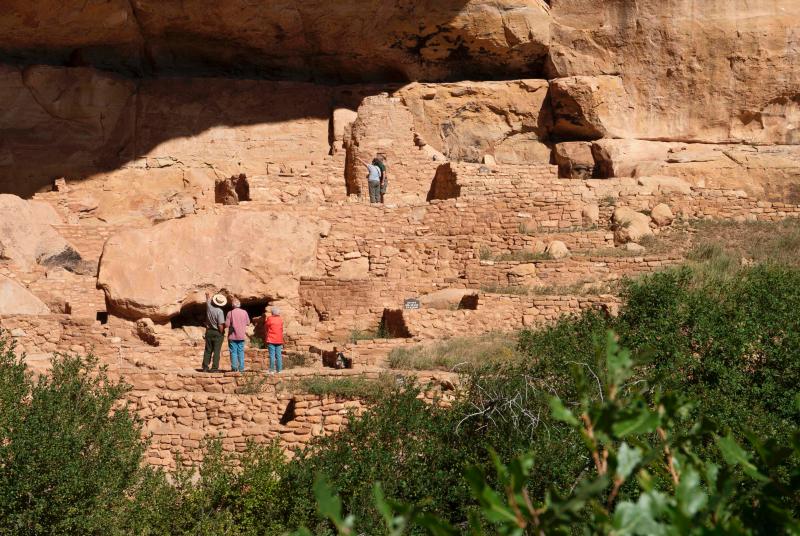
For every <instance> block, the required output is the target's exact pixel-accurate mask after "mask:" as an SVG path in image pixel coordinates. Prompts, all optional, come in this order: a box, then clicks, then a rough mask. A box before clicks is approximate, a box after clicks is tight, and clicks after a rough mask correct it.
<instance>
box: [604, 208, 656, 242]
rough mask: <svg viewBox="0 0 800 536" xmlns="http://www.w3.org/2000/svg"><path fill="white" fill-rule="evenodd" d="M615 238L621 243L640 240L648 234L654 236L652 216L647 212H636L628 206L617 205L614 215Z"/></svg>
mask: <svg viewBox="0 0 800 536" xmlns="http://www.w3.org/2000/svg"><path fill="white" fill-rule="evenodd" d="M612 222H613V224H614V239H615V240H616V241H617V243H619V244H625V243H627V242H639V241H640V240H641V239H642V238H644V237H646V236H652V234H653V231H652V229H650V218H649V217H648V216H647V215H646V214H642V213H641V212H636V211H635V210H633V209H631V208H628V207H617V208H616V209H615V210H614V215H613V216H612Z"/></svg>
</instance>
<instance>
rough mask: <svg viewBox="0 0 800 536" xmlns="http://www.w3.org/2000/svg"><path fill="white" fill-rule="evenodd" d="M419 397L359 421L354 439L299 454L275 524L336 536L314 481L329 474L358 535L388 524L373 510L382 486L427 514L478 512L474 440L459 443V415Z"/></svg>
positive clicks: (327, 440)
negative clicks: (467, 471) (471, 481)
mask: <svg viewBox="0 0 800 536" xmlns="http://www.w3.org/2000/svg"><path fill="white" fill-rule="evenodd" d="M419 392H420V391H419V389H418V388H417V387H415V386H413V385H408V386H405V388H397V389H395V390H393V391H392V392H390V393H388V394H387V396H386V397H384V398H381V399H380V400H379V401H377V402H376V404H375V405H374V406H373V407H372V408H371V410H370V411H368V412H366V413H364V414H363V415H361V416H359V417H355V416H353V417H351V421H350V423H349V425H348V427H347V429H346V431H343V432H342V433H339V434H336V435H334V436H331V437H324V438H318V439H317V440H315V441H314V442H313V443H312V445H311V446H310V447H309V448H308V449H307V450H305V451H303V452H298V453H297V456H296V457H295V458H294V459H293V460H292V461H291V462H290V463H289V465H288V466H287V470H286V473H285V474H284V475H283V477H282V478H281V484H280V491H279V492H278V497H280V498H279V503H280V504H279V511H278V512H276V514H275V516H274V519H280V520H282V521H281V526H282V527H283V528H296V527H299V526H303V525H305V526H307V527H309V528H310V529H312V531H313V532H314V533H315V534H329V533H330V530H331V527H330V525H329V523H328V521H327V520H326V519H325V518H324V516H320V514H319V513H318V512H317V509H316V500H315V497H314V494H313V487H314V486H313V484H314V481H315V479H316V478H317V476H318V475H323V474H324V475H327V476H328V478H329V479H330V482H331V484H332V485H333V486H334V487H335V488H336V489H338V490H340V491H341V499H342V501H343V504H344V511H345V512H347V513H349V514H353V515H355V516H356V517H357V518H358V523H357V527H356V528H357V530H358V531H359V532H355V533H363V534H375V531H376V527H378V526H380V525H381V524H382V520H381V515H380V514H379V512H377V511H376V510H375V509H374V507H373V503H372V497H373V484H374V482H376V481H379V482H382V483H383V486H384V489H385V491H386V494H387V495H388V496H391V497H396V498H402V499H403V500H405V501H408V502H413V503H418V502H425V506H424V510H425V511H426V512H433V513H436V514H438V515H441V516H447V517H453V518H456V519H458V518H462V517H465V516H466V513H465V512H466V510H467V509H469V507H470V505H472V504H474V503H473V501H471V500H469V499H468V496H469V493H468V487H467V483H466V482H465V481H464V480H463V478H462V475H463V471H464V468H465V467H466V466H467V464H469V463H470V462H471V461H472V459H471V457H470V456H469V450H468V449H466V448H463V445H467V444H469V443H468V439H467V438H462V437H460V436H458V437H457V436H455V435H454V432H453V431H454V429H455V424H456V423H455V422H453V421H452V417H453V414H452V413H450V412H449V411H447V410H445V409H443V408H439V407H437V406H435V405H431V404H427V403H425V402H423V401H422V400H419V399H418V398H417V395H418V394H419ZM276 530H277V529H276Z"/></svg>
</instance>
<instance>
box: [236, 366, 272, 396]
mask: <svg viewBox="0 0 800 536" xmlns="http://www.w3.org/2000/svg"><path fill="white" fill-rule="evenodd" d="M267 385H269V380H268V378H267V376H266V374H265V373H264V372H255V371H253V372H251V371H248V372H247V373H246V374H244V375H243V376H241V378H240V380H239V385H238V387H237V388H236V393H237V394H240V395H257V394H260V393H263V392H264V391H265V390H266V388H267Z"/></svg>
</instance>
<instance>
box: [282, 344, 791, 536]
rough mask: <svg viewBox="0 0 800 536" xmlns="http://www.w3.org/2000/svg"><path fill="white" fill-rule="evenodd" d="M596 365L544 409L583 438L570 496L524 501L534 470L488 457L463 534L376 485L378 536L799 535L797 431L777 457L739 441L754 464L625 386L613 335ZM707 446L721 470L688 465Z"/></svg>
mask: <svg viewBox="0 0 800 536" xmlns="http://www.w3.org/2000/svg"><path fill="white" fill-rule="evenodd" d="M596 357H597V359H596V361H600V362H601V366H600V368H598V369H597V372H595V371H592V370H590V369H588V368H587V367H585V366H583V364H580V363H573V364H572V365H571V366H570V369H571V375H572V379H573V382H572V383H573V384H574V385H575V386H576V390H577V393H576V394H577V397H576V398H575V399H574V400H572V401H568V402H565V401H564V400H562V399H561V398H559V397H550V398H549V402H548V404H549V407H550V411H551V414H552V417H553V419H555V420H556V421H560V422H562V423H564V424H565V425H566V426H567V427H568V428H569V429H571V430H572V431H573V433H574V434H575V435H579V436H580V437H581V438H582V449H583V450H584V452H585V453H586V455H587V457H588V458H589V459H590V460H591V461H590V464H591V468H590V469H589V470H586V471H582V472H581V473H580V474H578V475H577V476H576V479H575V481H574V482H573V485H572V486H571V487H570V488H569V489H559V488H558V487H552V488H551V489H549V490H548V491H547V493H544V494H536V493H531V487H530V479H531V477H532V475H534V474H535V472H538V470H539V469H540V468H541V466H542V464H541V462H540V461H538V460H537V459H536V457H535V456H533V455H531V454H529V453H526V454H523V455H521V456H518V457H516V458H515V459H514V460H513V461H512V462H511V463H510V464H508V465H506V464H505V463H503V462H502V460H501V458H500V457H499V456H497V455H496V454H494V453H493V452H491V453H490V456H491V458H492V462H493V465H494V467H495V471H496V482H497V484H494V485H493V484H492V482H491V478H490V477H489V476H488V475H487V473H486V471H484V469H483V468H482V467H480V466H472V467H470V468H469V470H468V471H467V474H466V479H467V480H468V481H469V483H470V487H471V493H472V496H473V498H474V499H475V500H476V501H477V502H478V504H479V506H480V509H479V511H472V512H470V514H471V515H470V516H469V521H468V524H462V526H461V527H459V528H456V527H454V526H453V525H452V524H450V523H448V522H447V521H446V520H444V519H441V518H438V517H436V516H433V515H431V514H430V513H429V512H426V511H425V510H424V508H420V507H419V506H418V505H414V504H413V503H406V502H403V501H392V500H387V499H386V498H385V496H384V493H383V488H382V487H381V486H380V484H376V486H375V488H374V492H373V496H374V504H375V508H376V510H377V511H379V512H380V513H381V515H382V518H383V522H384V526H385V533H386V534H390V535H401V534H405V533H406V529H407V528H408V527H416V528H418V529H423V530H425V531H426V532H427V533H428V534H432V535H437V536H439V535H451V536H455V535H457V534H465V533H466V534H470V535H475V536H477V535H482V534H486V532H487V530H486V529H487V526H488V527H490V529H491V531H492V533H496V534H501V535H509V536H510V535H522V534H568V533H584V534H617V535H648V536H649V535H651V534H784V533H797V532H798V531H800V522H799V521H798V519H797V517H796V515H795V514H796V512H793V511H792V510H791V508H792V503H791V502H789V501H787V500H786V499H787V497H786V494H787V492H788V493H789V494H790V496H791V494H794V495H795V497H796V495H797V490H798V487H799V486H800V470H799V469H798V468H795V469H794V470H793V471H792V472H791V474H790V475H788V476H786V475H784V474H782V472H781V467H782V465H783V464H784V462H785V461H786V460H787V459H788V458H789V457H791V456H795V457H796V456H798V455H800V431H798V429H797V428H795V429H794V430H793V434H792V441H791V443H790V446H789V447H788V448H787V447H785V446H784V445H783V444H781V443H777V442H775V441H772V440H766V441H765V440H762V439H760V438H758V437H756V436H754V435H750V437H749V443H750V446H751V447H752V449H753V452H754V453H755V454H754V453H753V452H749V451H748V450H747V449H746V448H743V447H742V446H741V445H740V444H739V443H738V442H737V441H736V440H735V439H734V438H733V437H731V435H729V434H728V435H720V434H718V433H717V429H716V426H715V423H713V422H709V421H692V420H691V419H690V418H689V417H688V416H689V415H690V414H691V411H690V407H689V406H690V405H691V403H687V401H686V399H685V398H683V397H682V396H675V395H674V394H671V393H666V392H663V391H661V390H660V389H658V388H655V389H653V388H652V386H650V385H648V384H647V383H646V382H641V381H635V378H636V377H637V376H638V375H639V373H638V372H637V368H638V367H637V363H636V361H635V360H634V358H633V356H632V355H631V354H630V352H628V351H627V350H623V349H621V348H620V347H619V346H618V345H617V343H616V341H615V337H614V335H613V334H611V333H609V334H608V337H607V340H606V345H605V347H604V348H603V350H602V351H597V352H596ZM639 365H640V364H639ZM687 430H688V432H687ZM708 444H712V445H713V448H714V450H715V452H716V454H717V457H718V458H720V460H721V464H718V463H716V462H715V461H714V460H710V459H704V458H703V457H701V456H699V455H698V453H697V451H696V450H695V449H696V447H697V446H703V447H705V446H706V445H708ZM534 469H535V470H536V471H534ZM314 489H315V495H316V498H317V501H318V504H319V513H320V514H321V515H322V516H324V517H325V518H327V519H329V520H330V521H331V523H332V525H333V526H334V527H335V529H336V530H337V532H338V533H339V534H345V535H349V534H353V533H354V530H355V529H356V528H357V527H358V521H359V518H358V516H357V515H353V514H352V513H350V515H347V516H345V515H343V510H342V507H343V503H342V500H341V498H340V497H339V496H338V495H335V494H334V491H333V488H331V486H330V485H329V484H328V483H327V481H326V480H325V479H324V478H321V479H318V480H317V481H316V482H315V484H314ZM795 497H792V498H795ZM787 503H788V504H787ZM345 511H348V510H346V509H345ZM377 526H379V525H378V524H377V523H375V524H374V525H373V527H377ZM412 530H413V528H412ZM373 533H374V532H373ZM296 534H297V535H298V536H303V535H305V536H308V535H309V534H310V533H309V531H307V530H302V531H299V532H297V533H296Z"/></svg>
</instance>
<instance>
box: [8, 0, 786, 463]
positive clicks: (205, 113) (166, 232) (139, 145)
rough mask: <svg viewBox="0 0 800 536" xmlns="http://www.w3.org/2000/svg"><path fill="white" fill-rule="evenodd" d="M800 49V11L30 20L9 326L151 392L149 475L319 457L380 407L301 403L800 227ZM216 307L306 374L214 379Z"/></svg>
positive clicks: (184, 8) (198, 9)
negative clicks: (735, 230)
mask: <svg viewBox="0 0 800 536" xmlns="http://www.w3.org/2000/svg"><path fill="white" fill-rule="evenodd" d="M799 28H800V3H798V2H796V1H795V0H769V1H762V2H760V3H753V2H749V1H746V0H708V1H705V2H701V3H698V2H687V1H683V0H658V1H656V0H618V1H611V0H599V1H598V0H550V1H545V0H500V1H496V0H493V1H491V2H490V1H488V0H423V1H407V0H358V1H356V0H339V1H337V2H322V1H320V0H291V1H283V0H280V1H274V2H262V3H258V2H256V3H253V2H242V1H236V0H234V1H226V2H216V3H213V2H212V3H209V2H200V1H198V0H185V1H183V2H180V3H175V2H160V1H156V0H110V1H109V0H102V1H100V0H88V1H87V2H82V3H78V4H76V3H70V2H66V3H65V2H55V1H53V0H24V1H23V0H10V1H7V2H5V3H4V8H3V10H2V12H0V327H2V328H3V329H4V330H7V331H8V332H9V333H10V335H11V336H13V337H14V339H15V340H16V341H17V343H18V345H19V348H20V349H23V350H24V351H26V352H27V355H28V360H29V363H30V364H31V365H32V366H33V367H34V369H35V370H39V371H41V370H46V368H47V366H48V362H49V359H50V356H51V355H52V353H53V352H54V351H70V352H81V353H83V352H89V351H91V352H94V353H95V354H96V355H97V356H98V357H99V358H100V360H101V361H102V362H103V363H105V364H107V365H109V366H110V367H111V370H112V371H113V372H114V373H115V374H116V375H118V376H120V377H123V378H125V379H126V380H127V381H128V382H130V383H131V384H132V385H133V388H134V390H133V391H132V393H131V395H130V401H131V403H132V404H133V406H134V407H135V408H136V410H137V411H138V412H139V413H140V414H141V416H142V417H143V418H144V419H145V421H146V423H147V426H146V432H147V433H148V434H149V435H150V436H151V439H152V447H151V451H150V454H149V461H150V462H151V463H154V464H158V465H164V466H170V465H171V464H173V460H174V454H175V453H177V452H182V453H184V454H186V459H187V460H196V459H197V457H198V456H199V450H198V448H199V445H200V440H201V439H202V438H203V437H205V436H208V435H212V436H213V435H218V434H221V435H222V437H223V439H224V444H225V446H226V448H230V449H235V448H241V447H243V445H244V442H245V441H246V439H247V438H254V439H256V440H267V439H270V438H274V437H279V438H280V439H281V440H282V442H283V444H284V446H286V447H287V448H290V447H294V446H300V445H302V444H304V443H305V442H307V441H308V440H309V439H310V438H311V437H313V436H314V435H317V434H322V433H329V432H332V431H335V430H338V429H339V427H340V426H342V424H343V423H345V422H346V419H347V415H348V411H349V410H351V409H355V410H359V409H360V408H362V407H363V405H362V403H361V402H359V401H354V400H336V399H330V398H325V397H318V396H313V395H309V394H307V393H304V392H302V391H300V390H297V389H296V388H295V387H293V385H294V384H293V383H292V381H291V380H292V379H293V378H301V377H308V376H310V375H333V376H336V375H357V376H367V377H377V376H378V374H380V373H381V372H382V371H384V370H385V369H386V356H387V355H388V353H389V351H390V350H391V349H392V348H395V347H402V346H404V345H409V344H417V343H425V342H430V341H436V340H440V339H444V338H448V337H452V336H462V335H479V334H480V333H481V330H486V329H491V330H499V331H513V330H518V329H520V328H523V327H530V326H537V325H542V324H545V323H547V322H551V321H553V320H555V319H556V318H558V317H559V316H560V315H562V314H567V313H572V312H577V311H580V310H582V309H585V308H602V309H603V310H606V311H609V312H610V313H613V311H614V310H615V308H616V306H617V303H618V299H617V297H616V296H614V295H612V294H608V293H598V291H596V290H593V289H596V288H599V287H600V286H602V284H603V283H606V282H608V281H614V280H617V279H619V278H621V277H623V276H626V275H636V274H643V273H647V272H651V271H653V270H657V269H660V268H662V267H666V266H671V265H674V264H678V263H680V262H681V261H682V260H683V256H684V254H685V251H682V250H680V249H676V250H675V251H670V252H667V253H664V252H661V253H658V254H655V253H651V252H649V251H648V249H647V247H646V241H647V239H648V237H650V236H658V235H660V234H662V233H680V232H681V229H682V227H681V226H680V225H678V223H680V222H686V221H692V220H697V219H711V218H717V219H732V220H737V221H775V220H781V219H784V218H790V217H797V216H798V215H800V30H798V29H799ZM376 154H382V155H384V156H385V157H386V160H387V167H388V191H387V193H386V195H385V199H384V203H382V204H370V203H369V199H368V196H367V183H366V170H365V169H364V167H363V166H362V165H361V164H360V163H359V159H365V160H371V159H372V158H373V157H374V156H375V155H376ZM232 177H233V178H236V180H237V181H239V180H240V179H239V178H240V177H242V179H241V180H242V181H245V180H246V187H247V195H243V194H242V193H240V190H239V188H240V186H237V185H234V184H233V183H232V182H231V184H228V185H227V190H226V189H225V184H226V183H225V181H226V180H228V182H230V179H231V178H232ZM218 182H219V183H220V184H222V190H220V187H218V186H217V184H218ZM237 184H238V183H237ZM243 184H244V183H243ZM242 187H243V186H242ZM220 192H221V193H222V194H225V193H226V192H227V194H226V195H221V194H220ZM230 192H236V194H237V195H236V196H235V197H236V201H237V202H236V203H233V202H227V201H226V202H218V201H223V200H224V199H228V198H230V197H232V196H231V195H230ZM242 192H244V190H242ZM643 242H644V243H645V245H642V243H643ZM521 289H522V290H524V292H521ZM210 290H213V291H218V290H223V291H225V292H227V293H229V294H232V295H237V296H239V297H240V298H241V299H242V300H243V302H244V305H245V307H246V308H247V309H248V311H250V312H251V315H253V316H256V317H260V316H261V315H262V314H263V312H264V310H265V308H266V307H267V306H270V305H279V306H281V307H282V309H283V314H284V316H285V318H286V334H287V351H289V352H290V353H294V354H296V355H298V356H303V357H304V359H305V362H304V363H305V364H304V366H302V367H298V368H294V369H291V370H289V371H287V372H286V374H285V375H284V376H282V377H280V378H268V379H267V380H264V382H262V383H260V384H259V385H258V389H255V388H254V382H258V381H260V380H253V379H249V378H248V375H244V376H241V375H239V376H237V375H233V374H230V373H226V374H210V375H209V374H206V375H204V374H201V373H199V372H196V370H195V369H196V368H197V367H198V366H199V362H200V355H201V352H202V344H203V342H202V332H203V329H202V327H201V325H202V314H203V307H204V293H205V292H206V291H210ZM465 297H468V299H467V298H465ZM409 298H415V299H417V300H418V302H419V305H420V308H419V309H405V308H404V304H405V301H406V300H407V299H409ZM379 326H382V327H383V333H382V335H384V338H380V339H375V340H361V341H355V340H354V339H357V338H359V337H355V336H354V334H355V333H359V332H368V331H376V330H378V328H379ZM334 347H337V348H339V349H340V350H344V351H345V352H346V353H347V354H348V355H349V356H352V358H353V360H354V368H353V369H350V370H346V371H340V370H334V369H330V368H327V367H324V366H323V358H322V357H323V354H325V353H326V352H331V351H332V350H333V348H334ZM248 360H249V363H251V364H252V365H253V366H252V367H251V368H253V369H257V368H263V363H264V356H263V353H259V352H255V351H253V352H251V353H249V354H248ZM222 362H223V364H225V362H226V358H225V357H224V358H223V361H222ZM253 376H256V375H253ZM440 376H441V377H439V378H438V379H439V381H440V383H442V382H443V383H442V384H443V385H444V384H448V382H449V379H448V378H447V377H446V376H447V375H446V374H444V375H440ZM440 394H441V392H440ZM431 396H433V395H432V394H431Z"/></svg>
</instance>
